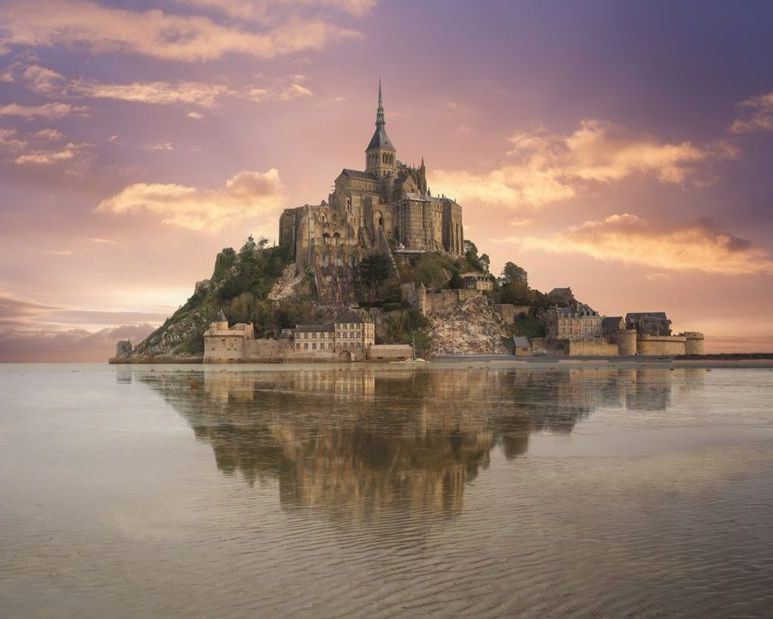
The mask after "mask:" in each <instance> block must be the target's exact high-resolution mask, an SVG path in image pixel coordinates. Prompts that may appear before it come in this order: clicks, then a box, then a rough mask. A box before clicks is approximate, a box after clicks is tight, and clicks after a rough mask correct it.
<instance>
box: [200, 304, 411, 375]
mask: <svg viewBox="0 0 773 619" xmlns="http://www.w3.org/2000/svg"><path fill="white" fill-rule="evenodd" d="M412 352H413V351H412V349H411V347H410V346H408V345H405V344H397V345H384V344H378V345H377V344H376V343H375V325H374V324H373V322H371V321H370V320H369V319H367V318H362V317H358V316H355V315H349V316H345V317H343V318H342V319H341V321H340V322H331V323H325V324H309V325H296V327H295V329H292V330H291V332H290V333H289V334H287V335H286V336H284V337H280V338H279V339H255V335H254V331H253V327H252V325H246V324H242V323H239V324H236V325H233V326H232V327H229V326H228V321H227V320H226V318H225V316H224V315H223V313H222V311H221V312H220V316H219V317H218V319H217V320H216V321H215V322H213V323H212V324H211V325H210V327H209V329H207V331H206V332H205V333H204V359H203V361H204V363H229V362H233V363H243V362H256V363H282V362H286V361H323V362H324V361H366V360H374V361H377V360H384V361H399V360H402V359H410V358H411V355H412Z"/></svg>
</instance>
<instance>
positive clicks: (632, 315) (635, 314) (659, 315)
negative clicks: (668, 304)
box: [625, 312, 666, 320]
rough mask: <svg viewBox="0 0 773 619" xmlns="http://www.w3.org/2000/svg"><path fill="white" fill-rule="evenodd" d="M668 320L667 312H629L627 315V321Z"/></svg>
mask: <svg viewBox="0 0 773 619" xmlns="http://www.w3.org/2000/svg"><path fill="white" fill-rule="evenodd" d="M645 317H646V318H661V319H665V318H666V313H665V312H629V313H627V314H626V315H625V319H626V320H636V319H637V318H645Z"/></svg>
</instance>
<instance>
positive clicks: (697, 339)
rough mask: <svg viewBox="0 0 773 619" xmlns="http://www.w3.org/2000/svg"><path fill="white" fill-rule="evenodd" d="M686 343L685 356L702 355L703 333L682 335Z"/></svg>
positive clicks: (693, 332)
mask: <svg viewBox="0 0 773 619" xmlns="http://www.w3.org/2000/svg"><path fill="white" fill-rule="evenodd" d="M682 335H684V336H685V338H686V339H687V341H686V342H685V354H687V355H702V354H703V333H698V332H697V331H687V332H685V333H682Z"/></svg>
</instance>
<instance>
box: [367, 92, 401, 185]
mask: <svg viewBox="0 0 773 619" xmlns="http://www.w3.org/2000/svg"><path fill="white" fill-rule="evenodd" d="M384 125H386V120H385V119H384V98H383V96H382V95H381V80H379V81H378V108H376V130H375V131H374V132H373V137H372V138H371V139H370V143H369V144H368V147H367V148H366V149H365V170H366V171H367V172H370V173H371V174H374V175H375V176H376V177H377V178H383V177H384V176H386V175H388V174H390V173H394V171H395V169H396V166H397V159H396V157H395V153H396V152H397V151H396V150H395V147H394V146H393V145H392V142H391V141H390V140H389V136H388V135H387V132H386V129H385V128H384Z"/></svg>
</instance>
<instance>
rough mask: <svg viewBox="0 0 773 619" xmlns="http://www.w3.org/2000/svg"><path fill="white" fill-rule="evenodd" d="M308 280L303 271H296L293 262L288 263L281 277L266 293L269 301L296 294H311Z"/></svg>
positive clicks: (295, 295) (288, 297) (287, 297)
mask: <svg viewBox="0 0 773 619" xmlns="http://www.w3.org/2000/svg"><path fill="white" fill-rule="evenodd" d="M309 288H310V286H309V280H308V278H307V277H305V276H304V274H303V273H300V272H298V269H297V267H296V266H295V263H294V262H293V263H290V264H288V265H287V266H286V267H285V269H284V271H282V277H280V278H279V280H278V281H277V282H276V283H275V284H274V286H273V288H271V292H269V293H268V299H269V301H281V300H283V299H290V298H292V297H297V296H309V295H310V294H311V291H310V289H309Z"/></svg>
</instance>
